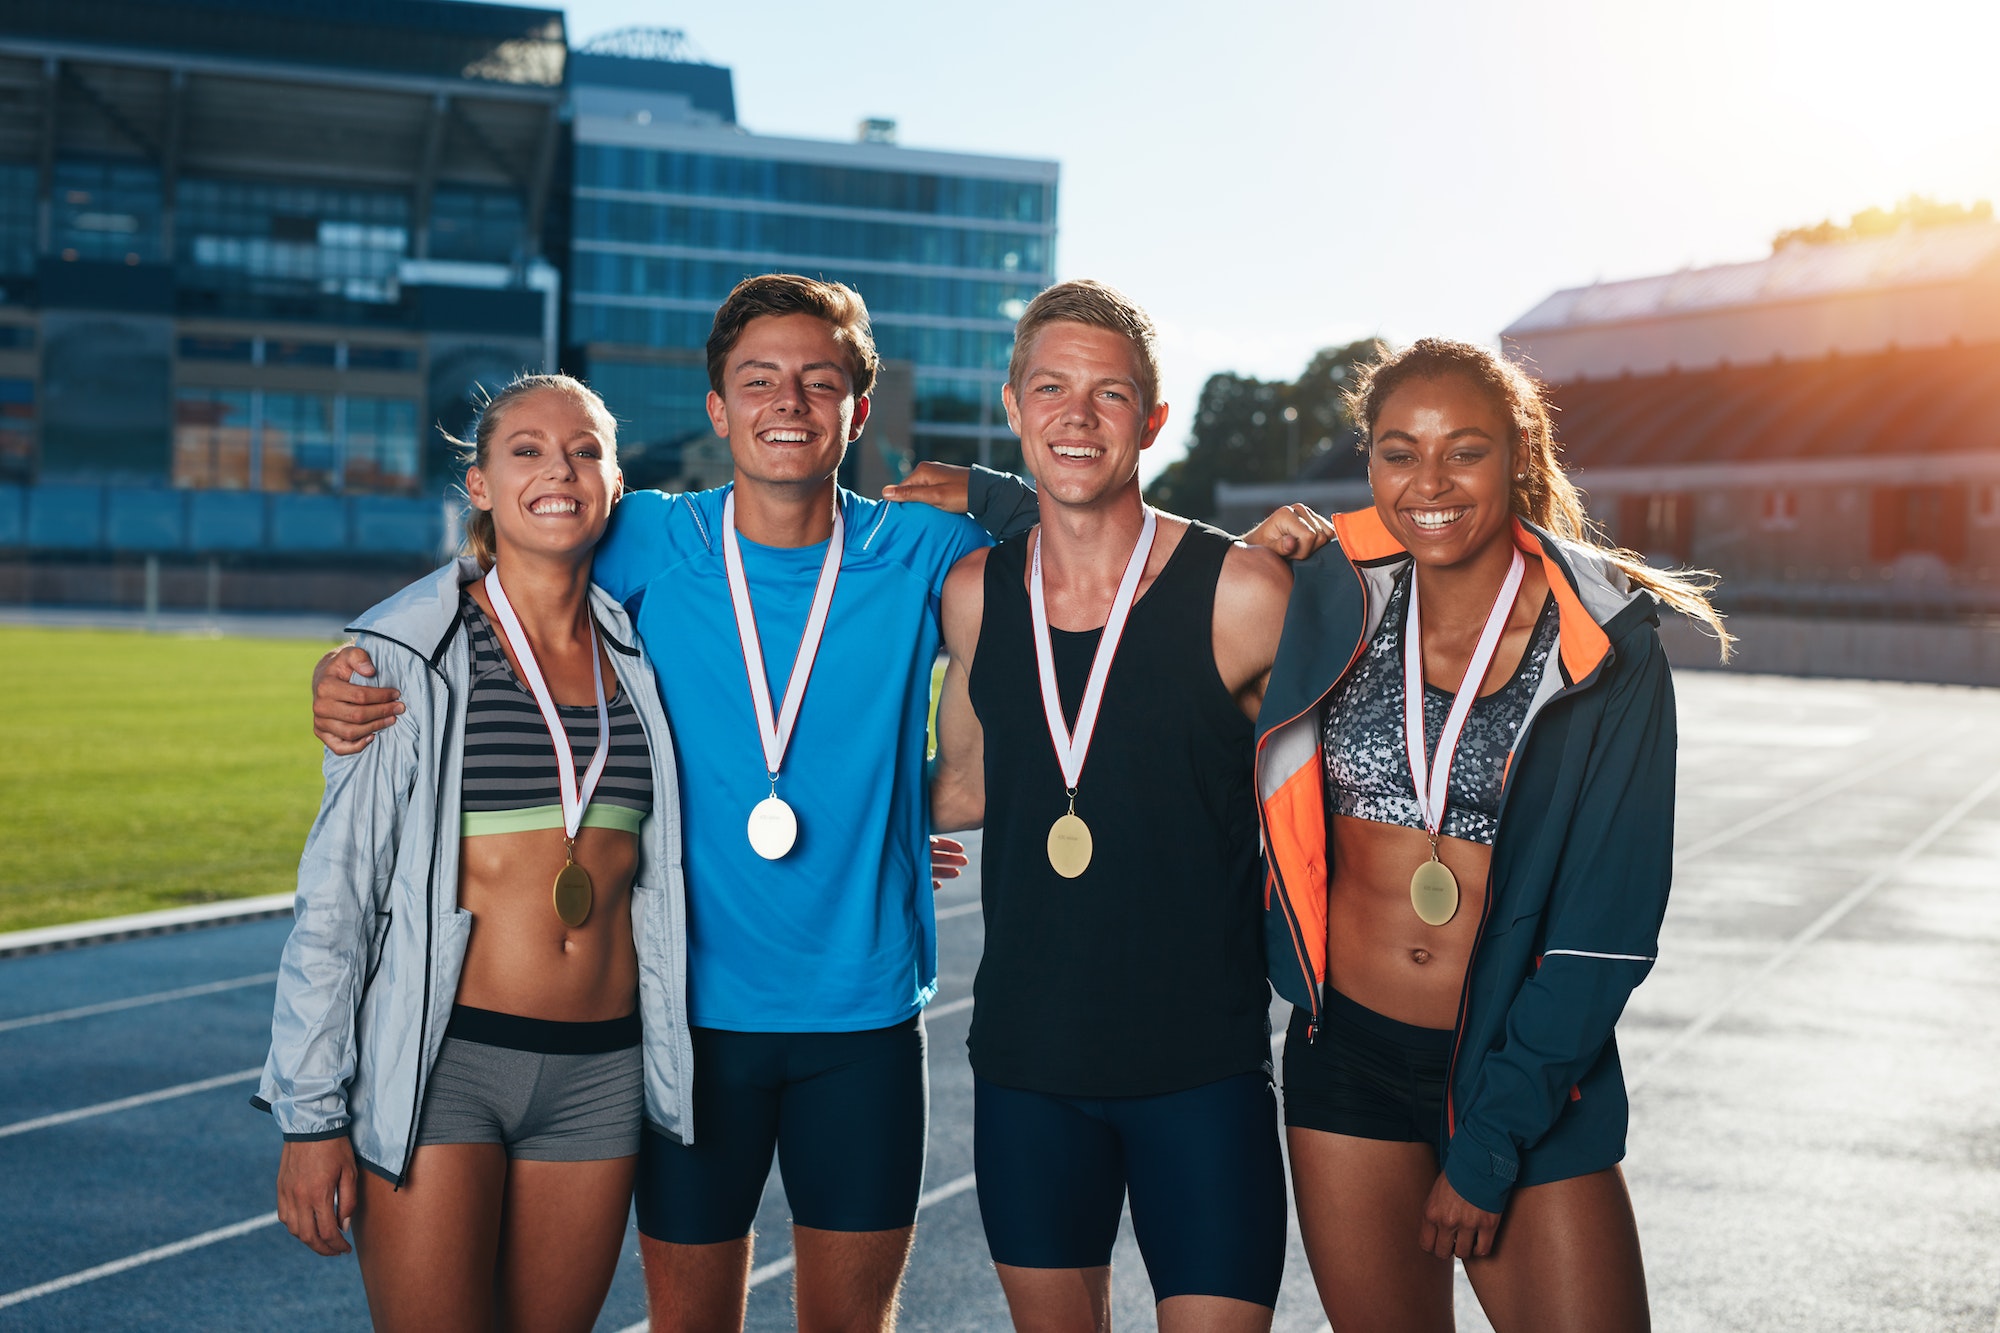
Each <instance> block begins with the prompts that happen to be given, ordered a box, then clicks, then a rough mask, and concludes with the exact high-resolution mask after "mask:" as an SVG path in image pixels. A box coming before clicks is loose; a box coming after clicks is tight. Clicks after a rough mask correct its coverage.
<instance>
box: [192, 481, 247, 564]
mask: <svg viewBox="0 0 2000 1333" xmlns="http://www.w3.org/2000/svg"><path fill="white" fill-rule="evenodd" d="M263 544H264V497H263V496H261V495H258V494H256V493H255V492H251V491H190V492H188V546H189V547H190V548H191V549H193V550H196V551H254V550H256V549H258V548H259V547H261V546H262V545H263Z"/></svg>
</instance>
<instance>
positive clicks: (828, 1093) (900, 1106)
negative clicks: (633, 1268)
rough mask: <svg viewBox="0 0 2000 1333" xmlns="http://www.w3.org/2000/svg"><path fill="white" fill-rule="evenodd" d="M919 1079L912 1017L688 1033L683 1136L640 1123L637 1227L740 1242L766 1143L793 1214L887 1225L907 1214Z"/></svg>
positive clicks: (836, 1223)
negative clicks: (872, 1025)
mask: <svg viewBox="0 0 2000 1333" xmlns="http://www.w3.org/2000/svg"><path fill="white" fill-rule="evenodd" d="M929 1115H930V1085H929V1079H928V1072H927V1067H926V1065H925V1053H924V1029H923V1023H922V1020H921V1019H919V1018H910V1019H908V1020H906V1021H904V1022H902V1023H898V1024H897V1025H896V1026H894V1027H889V1028H879V1029H876V1030H874V1031H870V1032H726V1031H723V1030H721V1029H718V1028H695V1029H694V1142H693V1143H692V1144H684V1143H682V1142H680V1141H679V1140H678V1139H670V1138H668V1137H666V1136H665V1135H663V1134H661V1133H659V1132H658V1131H657V1130H654V1129H652V1128H651V1127H650V1126H649V1127H648V1128H647V1130H646V1133H645V1134H644V1135H642V1136H641V1137H642V1139H643V1142H642V1143H641V1145H640V1149H639V1184H638V1204H639V1230H640V1231H641V1232H642V1233H643V1234H645V1235H647V1236H650V1237H652V1238H653V1239H654V1240H661V1241H667V1242H669V1243H670V1244H675V1245H713V1244H716V1243H718V1242H721V1241H731V1240H741V1239H742V1238H743V1237H745V1236H747V1235H749V1234H750V1229H751V1225H752V1224H753V1223H754V1222H755V1221H756V1219H757V1205H758V1203H759V1202H760V1201H761V1200H762V1199H763V1197H764V1182H765V1180H766V1179H768V1178H769V1176H770V1174H771V1155H772V1153H773V1152H774V1151H775V1152H776V1154H777V1158H778V1170H779V1172H780V1174H781V1175H782V1176H783V1178H784V1182H785V1198H786V1200H787V1201H788V1202H789V1203H790V1205H791V1210H792V1221H793V1222H794V1223H795V1224H797V1225H799V1226H802V1227H813V1228H815V1229H817V1230H821V1231H891V1230H894V1229H896V1228H898V1227H906V1226H909V1225H910V1224H911V1223H912V1222H914V1221H916V1218H917V1196H918V1194H919V1193H921V1192H922V1190H923V1183H924V1137H925V1134H926V1133H927V1132H928V1129H929V1125H928V1119H929Z"/></svg>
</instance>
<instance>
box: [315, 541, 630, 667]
mask: <svg viewBox="0 0 2000 1333" xmlns="http://www.w3.org/2000/svg"><path fill="white" fill-rule="evenodd" d="M485 576H486V571H485V570H483V569H481V568H480V566H479V562H478V561H477V560H474V559H472V558H471V557H469V556H460V557H458V558H457V559H456V560H453V561H452V562H451V563H450V564H448V565H445V566H444V567H443V568H441V569H439V570H437V571H435V572H433V573H431V574H429V575H427V576H426V577H424V578H421V579H418V580H417V581H416V582H415V583H412V584H411V585H410V586H409V587H407V588H404V589H403V590H402V591H401V592H399V593H397V594H396V595H395V596H393V597H390V598H388V599H387V600H385V601H381V602H377V603H376V604H375V605H374V606H371V607H369V608H368V609H367V610H366V611H364V612H362V613H361V614H360V615H359V616H357V617H355V619H354V621H353V623H352V624H350V625H348V626H347V632H348V633H350V634H373V635H375V636H377V637H378V638H384V639H389V640H391V641H393V642H396V643H400V644H402V645H403V646H404V647H406V648H408V649H410V650H411V651H412V652H414V653H417V654H419V655H420V656H421V657H423V658H424V660H425V661H427V662H433V663H434V662H436V661H437V660H438V655H439V654H440V653H442V652H443V651H444V647H445V645H446V644H447V643H449V642H450V641H451V636H452V633H453V631H454V630H456V629H457V627H458V594H459V590H460V589H461V588H463V587H464V586H465V585H466V584H468V583H471V582H473V581H474V580H475V579H481V578H484V577H485ZM590 609H591V613H592V614H593V615H594V616H595V617H596V618H597V624H598V627H599V628H600V629H601V630H603V632H604V634H605V636H606V637H607V638H608V639H610V641H611V646H612V647H614V648H616V649H617V650H618V651H619V652H622V653H625V654H627V655H630V654H633V653H636V652H637V651H638V649H637V648H636V646H635V644H636V642H637V638H636V636H635V635H634V634H633V632H632V622H631V621H630V619H628V618H627V617H626V615H625V608H624V607H622V606H620V605H619V604H618V603H617V602H616V601H615V600H613V599H612V597H611V594H609V593H607V592H605V591H604V590H603V589H602V588H600V587H598V586H597V585H596V584H595V583H593V584H591V585H590Z"/></svg>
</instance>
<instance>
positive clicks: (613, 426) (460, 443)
mask: <svg viewBox="0 0 2000 1333" xmlns="http://www.w3.org/2000/svg"><path fill="white" fill-rule="evenodd" d="M538 393H559V394H562V395H563V396H564V397H566V398H569V399H571V400H573V401H574V402H576V403H577V404H578V405H579V406H581V407H582V408H583V409H584V411H586V412H588V413H590V414H591V415H592V416H594V417H596V418H597V421H598V425H599V426H600V427H602V429H603V431H604V440H603V444H604V448H605V452H606V454H607V455H608V456H609V457H611V458H613V459H616V458H617V456H618V420H617V418H616V417H613V416H612V415H611V409H610V408H608V407H606V406H605V405H604V400H603V399H602V398H600V397H598V396H597V390H595V389H593V388H591V387H590V386H589V385H588V384H585V383H584V382H583V381H582V380H580V379H577V378H576V377H575V376H573V375H532V374H531V375H516V376H515V377H514V378H513V379H512V380H511V381H509V382H508V384H507V387H506V388H504V389H502V390H500V392H498V393H496V394H494V395H493V396H492V397H490V398H488V399H487V400H486V401H485V402H484V403H482V404H481V405H480V408H479V416H478V418H477V419H476V420H475V421H474V422H473V423H472V438H471V439H469V440H461V439H459V438H458V437H457V436H455V435H453V434H451V433H450V432H445V433H444V437H445V439H446V440H448V441H449V442H450V443H451V445H452V446H453V447H454V448H456V449H457V450H458V454H459V460H460V461H461V462H463V463H464V464H466V466H468V467H477V468H484V467H485V466H486V464H487V460H488V459H489V458H490V457H491V456H492V453H493V439H494V437H495V436H496V435H498V434H499V433H500V414H501V413H502V412H504V411H505V410H506V409H507V408H509V407H512V406H513V405H514V404H515V403H518V402H520V401H521V400H522V399H523V398H527V397H529V396H531V395H533V394H538ZM496 550H497V541H496V538H495V535H494V531H493V511H492V510H490V509H478V508H474V509H472V510H470V512H469V513H468V514H467V515H466V520H465V546H464V551H465V554H467V555H469V556H471V557H472V558H473V559H474V560H477V561H478V562H479V567H480V568H481V569H491V568H493V557H494V554H495V552H496Z"/></svg>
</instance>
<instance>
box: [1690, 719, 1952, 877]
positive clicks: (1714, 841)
mask: <svg viewBox="0 0 2000 1333" xmlns="http://www.w3.org/2000/svg"><path fill="white" fill-rule="evenodd" d="M1924 748H1926V747H1925V745H1924V744H1923V743H1922V742H1919V743H1918V744H1915V745H1911V746H1909V747H1907V748H1905V749H1904V750H1902V751H1900V752H1898V753H1896V754H1892V755H1890V756H1889V757H1888V758H1887V759H1885V760H1883V761H1882V762H1881V763H1879V764H1872V765H1869V766H1867V767H1864V768H1857V769H1854V770H1852V771H1851V772H1847V773H1843V774H1841V775H1840V776H1839V777H1837V778H1829V779H1828V780H1827V781H1825V782H1822V783H1820V784H1819V786H1817V787H1812V788H1809V789H1808V790H1806V791H1802V792H1800V793H1799V794H1798V795H1797V796H1790V797H1787V798H1786V799H1784V800H1782V801H1780V802H1778V803H1777V804H1776V805H1774V806H1771V807H1770V808H1769V809H1767V810H1762V811H1759V812H1758V813H1756V814H1754V815H1752V816H1750V817H1749V818H1748V819H1745V820H1740V821H1738V822H1737V823H1734V824H1731V825H1730V826H1729V827H1728V828H1726V829H1723V830H1721V831H1720V832H1716V833H1711V834H1709V835H1708V836H1707V837H1706V838H1703V839H1702V840H1701V841H1699V842H1696V843H1692V844H1690V845H1689V846H1687V847H1684V848H1682V849H1680V850H1679V851H1677V852H1675V853H1674V864H1675V865H1677V866H1678V865H1681V864H1682V863H1684V862H1687V861H1692V860H1693V859H1694V858H1695V857H1697V856H1704V855H1706V854H1707V853H1709V852H1712V851H1714V850H1715V849H1716V848H1718V847H1720V846H1722V845H1723V844H1724V843H1729V842H1734V841H1735V840H1736V839H1738V838H1740V837H1742V836H1743V835H1744V834H1746V833H1754V832H1756V831H1757V830H1758V829H1760V828H1763V827H1764V826H1765V825H1767V824H1775V823H1777V822H1778V821H1779V820H1781V819H1783V818H1784V817H1785V816H1786V815H1789V814H1795V813H1797V812H1798V811H1800V810H1803V809H1805V808H1806V807H1807V806H1810V805H1813V804H1815V803H1817V802H1819V801H1822V800H1825V799H1826V798H1827V797H1829V796H1831V795H1833V794H1834V793H1835V792H1842V791H1846V790H1847V789H1848V788H1849V787H1852V786H1855V785H1856V784H1858V783H1862V782H1866V781H1867V780H1868V779H1869V778H1872V777H1875V776H1877V775H1879V774H1881V773H1882V772H1884V771H1885V770H1887V769H1891V768H1894V767H1895V766H1896V765H1898V764H1900V763H1902V762H1903V761H1904V760H1905V759H1908V758H1910V757H1911V756H1913V755H1915V754H1916V753H1917V752H1918V751H1920V750H1923V749H1924Z"/></svg>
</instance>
